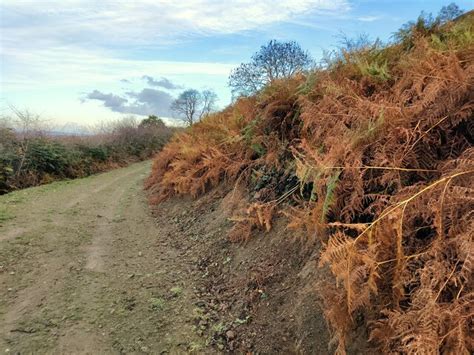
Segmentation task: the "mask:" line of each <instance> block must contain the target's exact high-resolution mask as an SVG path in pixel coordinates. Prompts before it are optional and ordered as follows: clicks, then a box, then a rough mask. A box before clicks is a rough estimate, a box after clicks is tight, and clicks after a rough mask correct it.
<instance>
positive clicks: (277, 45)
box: [229, 40, 313, 96]
mask: <svg viewBox="0 0 474 355" xmlns="http://www.w3.org/2000/svg"><path fill="white" fill-rule="evenodd" d="M312 65H313V60H312V58H311V56H310V55H309V54H308V52H306V51H303V49H301V47H300V45H299V44H298V43H297V42H294V41H291V42H279V41H277V40H271V41H270V42H268V43H267V44H266V45H264V46H262V47H261V48H260V50H259V51H258V52H257V53H255V54H254V55H253V56H252V58H251V61H250V62H249V63H242V64H241V65H240V66H239V67H237V68H235V69H234V70H233V71H232V72H231V74H230V76H229V86H230V87H231V90H232V94H233V95H235V96H242V95H243V96H247V95H251V94H253V93H255V92H257V91H258V90H260V89H261V88H262V87H264V86H265V85H267V84H268V83H270V82H272V81H273V80H275V79H280V78H288V77H291V76H293V75H295V74H297V73H299V72H302V71H305V70H308V69H310V68H311V66H312Z"/></svg>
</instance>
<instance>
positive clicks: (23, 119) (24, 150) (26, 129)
mask: <svg viewBox="0 0 474 355" xmlns="http://www.w3.org/2000/svg"><path fill="white" fill-rule="evenodd" d="M10 110H11V111H12V112H13V115H14V116H13V117H12V118H11V119H10V120H11V121H12V123H13V126H14V128H15V129H16V131H17V134H18V135H19V137H20V138H21V139H20V140H19V148H20V154H21V160H20V163H19V165H18V168H17V171H16V175H17V176H19V175H20V173H21V171H22V168H23V165H24V163H25V159H26V156H27V154H28V151H29V148H30V142H31V139H32V138H33V137H34V136H37V135H39V134H40V133H41V125H42V124H43V122H42V120H41V118H40V116H39V115H37V114H34V113H31V112H30V111H28V110H26V109H25V110H23V111H22V110H20V109H18V108H17V107H15V106H13V105H11V106H10Z"/></svg>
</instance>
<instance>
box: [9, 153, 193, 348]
mask: <svg viewBox="0 0 474 355" xmlns="http://www.w3.org/2000/svg"><path fill="white" fill-rule="evenodd" d="M149 169H150V163H149V162H144V163H138V164H134V165H131V166H129V167H127V168H123V169H118V170H115V171H112V172H109V173H105V174H101V175H97V176H93V177H89V178H85V179H80V180H74V181H68V182H59V183H53V184H50V185H45V186H42V187H38V188H32V189H27V190H22V191H18V192H15V193H12V194H9V195H5V196H0V207H1V208H0V210H2V209H3V210H6V211H7V213H6V216H5V217H4V218H2V219H0V286H1V287H0V294H1V295H0V318H1V322H0V351H2V352H11V353H17V352H20V353H32V352H35V353H60V354H61V353H90V354H93V353H118V352H143V353H147V352H153V353H156V352H160V351H162V352H171V353H175V352H182V351H184V350H185V349H188V348H189V346H190V344H194V343H195V342H197V341H198V339H196V338H195V337H196V335H195V332H193V331H192V325H193V324H192V309H193V307H194V305H193V299H192V297H193V292H192V285H193V283H194V280H193V277H194V276H193V274H192V273H189V272H188V270H189V269H190V264H191V263H192V261H191V260H187V259H186V256H185V254H183V253H182V252H181V251H180V250H179V245H172V244H170V243H169V241H168V240H169V238H167V237H166V233H167V231H166V226H165V225H161V226H160V225H157V223H158V224H159V221H158V222H157V221H155V220H154V219H153V218H152V217H151V216H150V213H149V210H148V206H147V203H146V197H145V195H144V192H143V189H142V184H143V179H144V178H145V177H146V176H147V174H148V172H149ZM170 290H174V291H173V292H174V293H176V290H179V295H176V294H173V295H172V296H170Z"/></svg>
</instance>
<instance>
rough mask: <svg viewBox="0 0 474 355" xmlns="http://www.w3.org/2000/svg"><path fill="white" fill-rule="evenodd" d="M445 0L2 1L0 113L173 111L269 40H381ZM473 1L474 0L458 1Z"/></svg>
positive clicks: (60, 116) (57, 116) (101, 115)
mask: <svg viewBox="0 0 474 355" xmlns="http://www.w3.org/2000/svg"><path fill="white" fill-rule="evenodd" d="M448 3H449V1H436V0H432V1H422V0H410V1H405V0H404V1H384V0H365V1H350V0H289V1H270V0H263V1H259V0H236V1H232V0H229V1H215V0H181V1H169V0H161V1H160V0H137V1H125V0H124V1H122V0H114V1H108V0H104V1H89V0H63V1H49V0H35V1H28V0H2V1H1V2H0V31H1V32H0V55H1V62H0V65H1V68H0V74H1V82H0V113H3V114H6V113H8V107H9V105H15V106H16V107H18V108H28V109H30V110H32V111H34V112H36V113H38V114H40V115H41V116H42V117H44V118H45V119H48V120H50V121H51V122H53V123H58V124H64V123H67V122H75V123H79V124H83V125H90V124H93V123H95V122H98V121H107V120H112V119H116V118H119V117H121V116H123V115H129V114H136V115H146V114H151V113H154V114H158V115H159V116H162V117H170V116H171V114H170V112H169V104H170V102H171V101H172V100H173V98H174V97H176V96H177V95H178V94H179V93H180V92H181V91H182V90H184V89H185V88H196V89H204V88H210V89H213V90H215V91H216V93H217V94H218V96H219V102H218V104H219V106H220V107H224V106H225V105H227V104H228V103H229V102H230V90H229V89H228V88H227V77H228V75H229V72H230V70H231V69H232V68H233V67H235V66H237V65H238V64H239V63H241V62H245V61H248V60H249V58H250V56H251V55H252V54H253V53H254V52H255V51H257V50H258V49H259V47H260V46H261V45H262V44H264V43H266V42H267V41H269V40H270V39H278V40H282V41H286V40H295V41H297V42H299V43H300V44H301V46H302V47H303V48H304V49H306V50H308V51H309V52H310V53H311V54H312V55H313V57H314V58H315V59H319V58H320V57H321V54H322V51H323V50H324V49H329V50H330V49H334V47H335V46H336V45H337V44H338V41H339V40H340V37H341V34H345V35H346V36H348V37H355V36H357V35H359V34H368V35H369V36H370V38H372V39H375V38H380V39H382V40H388V39H389V38H390V35H391V34H392V33H393V32H394V31H396V30H397V29H398V28H399V27H400V26H401V25H402V24H403V23H405V22H407V21H409V20H413V19H415V18H416V17H417V16H418V15H419V13H420V12H421V11H422V10H424V11H426V12H433V13H434V14H436V13H437V12H438V11H439V9H440V8H441V7H442V6H443V5H447V4H448ZM456 3H457V4H458V5H459V6H460V7H461V8H462V9H464V10H471V9H472V8H473V7H474V0H470V1H465V0H463V1H457V2H456Z"/></svg>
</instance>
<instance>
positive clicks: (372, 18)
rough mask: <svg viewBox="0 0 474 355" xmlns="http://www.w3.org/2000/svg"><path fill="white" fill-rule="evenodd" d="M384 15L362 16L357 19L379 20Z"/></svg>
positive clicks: (363, 20) (365, 20)
mask: <svg viewBox="0 0 474 355" xmlns="http://www.w3.org/2000/svg"><path fill="white" fill-rule="evenodd" d="M381 18H382V17H381V16H360V17H357V20H359V21H362V22H374V21H377V20H380V19H381Z"/></svg>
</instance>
